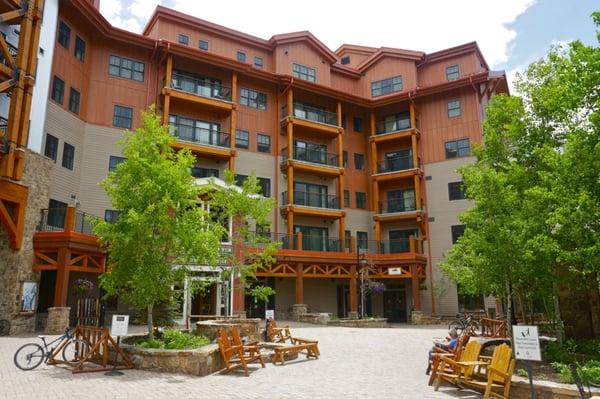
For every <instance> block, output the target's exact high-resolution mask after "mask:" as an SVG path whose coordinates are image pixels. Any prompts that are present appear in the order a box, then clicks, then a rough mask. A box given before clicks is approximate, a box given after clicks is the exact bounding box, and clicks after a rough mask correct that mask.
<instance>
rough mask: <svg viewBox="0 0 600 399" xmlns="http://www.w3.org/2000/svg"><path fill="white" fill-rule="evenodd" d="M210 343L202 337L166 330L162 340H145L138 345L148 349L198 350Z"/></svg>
mask: <svg viewBox="0 0 600 399" xmlns="http://www.w3.org/2000/svg"><path fill="white" fill-rule="evenodd" d="M209 343H210V340H209V339H208V338H206V337H205V336H202V335H200V336H197V335H191V334H188V333H185V332H183V331H179V330H164V331H163V332H162V335H161V336H160V338H156V339H148V338H147V339H143V340H140V341H138V342H137V343H136V345H137V346H139V347H142V348H146V349H162V348H164V349H197V348H200V347H201V346H204V345H208V344H209Z"/></svg>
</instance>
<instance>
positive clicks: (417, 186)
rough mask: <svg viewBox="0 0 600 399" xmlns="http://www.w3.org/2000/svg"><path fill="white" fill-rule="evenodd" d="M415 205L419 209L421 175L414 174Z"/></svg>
mask: <svg viewBox="0 0 600 399" xmlns="http://www.w3.org/2000/svg"><path fill="white" fill-rule="evenodd" d="M414 179H415V207H416V209H417V210H418V211H419V210H421V202H422V201H421V176H419V174H418V173H417V174H415V177H414Z"/></svg>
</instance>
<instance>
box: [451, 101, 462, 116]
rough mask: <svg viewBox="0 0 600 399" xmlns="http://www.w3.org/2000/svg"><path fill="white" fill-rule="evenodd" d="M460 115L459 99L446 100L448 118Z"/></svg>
mask: <svg viewBox="0 0 600 399" xmlns="http://www.w3.org/2000/svg"><path fill="white" fill-rule="evenodd" d="M457 116H460V100H453V101H448V118H455V117H457Z"/></svg>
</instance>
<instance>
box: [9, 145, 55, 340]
mask: <svg viewBox="0 0 600 399" xmlns="http://www.w3.org/2000/svg"><path fill="white" fill-rule="evenodd" d="M52 165H53V162H52V160H50V159H49V158H47V157H45V156H43V155H41V154H38V153H37V152H33V151H31V150H26V155H25V167H24V169H23V180H22V183H23V185H25V186H27V187H29V197H28V199H27V212H26V215H25V229H24V233H23V244H22V246H21V250H19V251H13V250H12V249H11V248H10V247H9V245H8V234H7V233H6V230H5V229H4V228H3V227H0V319H3V318H5V319H8V320H9V321H10V323H11V330H10V333H11V334H18V333H22V332H27V331H33V330H34V328H35V315H21V314H19V310H20V309H21V290H22V286H23V282H24V281H37V282H38V283H39V281H40V272H37V271H33V270H31V265H32V262H33V234H34V233H35V228H36V225H37V224H38V223H39V219H40V209H43V208H47V207H48V187H49V185H50V170H51V168H52ZM38 295H39V286H38Z"/></svg>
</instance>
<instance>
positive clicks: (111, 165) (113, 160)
mask: <svg viewBox="0 0 600 399" xmlns="http://www.w3.org/2000/svg"><path fill="white" fill-rule="evenodd" d="M126 159H127V158H125V157H118V156H116V155H111V156H110V157H109V158H108V170H109V172H114V171H115V170H117V166H118V165H119V164H120V163H123V162H125V160H126Z"/></svg>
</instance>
